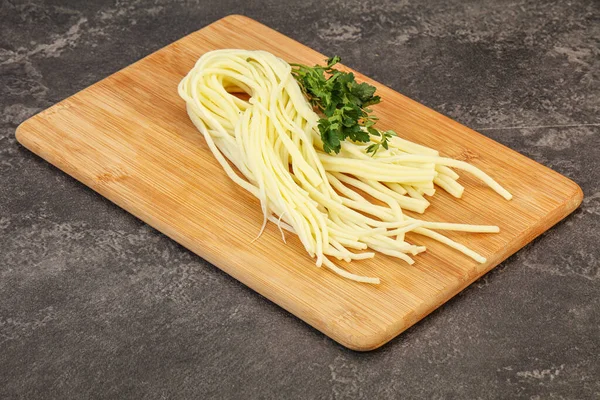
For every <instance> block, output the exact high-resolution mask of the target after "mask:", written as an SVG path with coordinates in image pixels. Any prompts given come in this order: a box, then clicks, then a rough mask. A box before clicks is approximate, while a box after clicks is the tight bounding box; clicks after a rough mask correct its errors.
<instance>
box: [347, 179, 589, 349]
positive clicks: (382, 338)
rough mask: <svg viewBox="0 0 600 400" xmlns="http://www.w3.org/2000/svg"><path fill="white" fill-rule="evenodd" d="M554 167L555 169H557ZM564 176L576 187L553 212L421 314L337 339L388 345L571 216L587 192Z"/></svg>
mask: <svg viewBox="0 0 600 400" xmlns="http://www.w3.org/2000/svg"><path fill="white" fill-rule="evenodd" d="M552 171H553V172H556V171H554V170H552ZM561 177H563V178H564V179H565V180H568V181H569V183H571V186H572V187H573V193H572V194H571V195H570V196H569V197H568V198H566V200H565V201H564V202H563V203H562V204H560V205H559V206H557V207H556V208H555V209H554V211H553V212H551V213H549V214H548V215H547V218H545V219H541V220H540V221H539V222H538V223H537V224H535V225H532V226H531V227H529V228H528V229H526V230H524V231H523V232H522V233H521V234H520V235H519V236H517V238H516V239H515V240H514V241H513V243H514V245H512V246H509V247H507V248H506V249H505V251H503V252H501V253H497V254H498V255H497V256H496V257H494V258H491V259H489V260H488V263H487V264H488V265H487V266H485V267H484V268H482V270H481V271H480V272H478V273H476V274H474V275H473V276H472V277H470V278H468V279H466V280H464V281H462V282H460V281H459V284H458V285H455V286H451V287H448V290H446V291H444V292H441V294H443V295H440V296H437V297H436V298H435V299H434V300H435V301H431V302H424V303H423V305H422V306H421V307H418V308H415V310H414V311H415V312H414V314H418V315H420V316H421V317H420V318H417V319H415V320H414V321H406V320H404V319H402V322H403V324H400V326H399V327H398V329H397V330H393V331H391V334H388V333H387V332H382V333H380V334H378V335H373V337H369V338H367V339H368V340H366V341H364V342H361V343H359V344H356V343H351V344H350V345H348V344H344V343H342V341H339V340H337V339H336V341H337V342H338V343H342V344H343V345H344V346H345V347H348V348H349V349H351V350H355V351H371V350H375V349H377V348H379V347H381V346H383V345H385V344H386V343H388V342H389V341H391V340H393V339H394V338H396V337H398V336H399V335H400V334H401V333H402V332H404V331H406V330H407V329H409V328H410V327H412V326H413V325H415V324H417V323H418V322H420V321H422V320H423V319H424V318H425V317H427V316H428V315H429V314H431V313H432V312H433V311H435V310H436V309H438V308H439V307H441V306H442V305H443V304H445V303H447V302H448V301H450V300H451V299H452V298H454V297H455V296H456V295H457V294H459V293H460V292H462V291H463V290H464V289H466V288H467V287H469V286H470V285H471V284H472V283H473V282H475V281H477V280H478V279H480V278H481V277H483V276H484V275H485V274H487V273H488V272H490V271H491V270H493V269H494V268H496V267H497V266H498V265H500V264H501V263H502V262H504V261H505V260H507V259H508V258H509V257H510V256H512V255H513V254H515V253H516V252H518V251H519V250H521V249H522V248H523V247H525V246H527V245H528V244H529V243H531V242H532V241H533V240H534V239H535V238H537V237H538V236H540V235H541V234H542V233H544V232H546V231H547V230H548V229H550V228H551V227H553V226H554V225H556V224H557V223H559V222H560V221H562V220H563V219H565V218H566V217H568V216H569V215H570V214H571V213H573V212H574V211H575V210H577V208H578V207H579V206H580V205H581V202H582V201H583V197H584V194H583V191H582V189H581V187H580V186H579V185H578V184H577V183H575V182H574V181H572V180H571V179H569V178H567V177H565V176H564V175H561ZM523 242H525V245H521V243H523ZM438 297H440V298H441V299H442V300H441V301H437V298H438Z"/></svg>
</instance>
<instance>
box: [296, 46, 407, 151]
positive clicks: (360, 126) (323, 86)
mask: <svg viewBox="0 0 600 400" xmlns="http://www.w3.org/2000/svg"><path fill="white" fill-rule="evenodd" d="M338 62H340V57H338V56H335V57H332V58H330V59H328V60H327V66H321V65H315V66H314V67H308V66H306V65H302V64H291V65H292V67H293V68H292V75H293V76H294V78H296V80H297V81H298V83H299V84H300V87H301V88H302V91H303V92H304V94H305V95H306V97H307V98H308V101H309V102H310V104H311V105H312V106H313V107H315V108H317V109H318V111H319V112H321V113H322V114H323V115H324V117H323V118H321V119H319V125H318V127H319V132H320V133H321V139H322V140H323V150H324V151H325V152H326V153H331V152H335V153H336V154H337V153H339V152H340V149H341V142H343V141H344V140H346V139H350V140H351V141H354V142H369V141H370V140H371V136H374V137H376V138H378V139H376V141H375V143H372V144H371V145H369V146H368V147H367V149H366V151H367V153H371V154H372V155H375V153H377V150H379V148H380V147H383V148H384V149H386V150H387V149H388V141H389V139H390V138H391V137H392V136H395V135H396V133H395V132H394V131H391V130H388V131H385V132H384V131H380V130H379V129H377V128H375V127H374V125H375V123H376V122H377V120H378V118H377V117H376V116H374V115H369V114H370V113H371V112H372V110H371V109H369V108H368V107H369V106H370V105H373V104H377V103H379V102H381V97H379V96H375V86H372V85H369V84H368V83H366V82H362V83H358V82H356V79H355V78H354V74H353V73H352V72H343V71H340V70H337V69H335V68H333V66H334V65H335V64H337V63H338Z"/></svg>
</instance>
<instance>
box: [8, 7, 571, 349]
mask: <svg viewBox="0 0 600 400" xmlns="http://www.w3.org/2000/svg"><path fill="white" fill-rule="evenodd" d="M218 48H245V49H263V50H267V51H270V52H272V53H274V54H276V55H278V56H280V57H282V58H283V59H285V60H287V61H289V62H301V63H305V64H314V63H321V62H323V60H324V59H325V57H324V56H323V55H321V54H319V53H317V52H315V51H313V50H311V49H309V48H307V47H305V46H303V45H301V44H299V43H297V42H295V41H294V40H292V39H290V38H288V37H285V36H283V35H282V34H280V33H278V32H276V31H274V30H272V29H270V28H268V27H266V26H264V25H261V24H259V23H258V22H256V21H253V20H251V19H249V18H246V17H243V16H239V15H232V16H229V17H226V18H224V19H222V20H219V21H217V22H215V23H213V24H212V25H210V26H208V27H206V28H204V29H201V30H200V31H198V32H195V33H193V34H191V35H189V36H187V37H185V38H183V39H181V40H179V41H177V42H175V43H173V44H171V45H169V46H167V47H165V48H163V49H161V50H159V51H157V52H156V53H154V54H152V55H150V56H148V57H146V58H144V59H142V60H141V61H138V62H136V63H135V64H133V65H131V66H129V67H127V68H125V69H123V70H122V71H119V72H117V73H116V74H114V75H112V76H110V77H108V78H106V79H104V80H102V81H101V82H98V83H96V84H95V85H92V86H91V87H89V88H87V89H85V90H83V91H81V92H79V93H77V94H75V95H74V96H72V97H70V98H68V99H66V100H64V101H62V102H60V103H59V104H56V105H55V106H53V107H50V108H49V109H47V110H45V111H43V112H41V113H39V114H38V115H36V116H34V117H32V118H30V119H29V120H27V121H25V122H24V123H23V124H21V126H19V128H18V129H17V139H18V140H19V142H21V143H22V144H23V145H24V146H25V147H27V148H28V149H30V150H31V151H33V152H34V153H36V154H38V155H39V156H41V157H42V158H44V159H45V160H47V161H49V162H50V163H52V164H54V165H55V166H57V167H58V168H60V169H62V170H63V171H64V172H66V173H68V174H69V175H72V176H73V177H75V178H76V179H78V180H79V181H81V182H83V183H84V184H86V185H87V186H89V187H90V188H92V189H94V190H96V191H97V192H99V193H101V194H102V195H104V196H106V197H107V198H108V199H110V200H111V201H113V202H114V203H116V204H118V205H119V206H121V207H122V208H124V209H125V210H127V211H129V212H130V213H132V214H134V215H135V216H137V217H138V218H140V219H142V220H143V221H145V222H147V223H148V224H150V225H151V226H153V227H154V228H156V229H158V230H160V231H161V232H163V233H164V234H166V235H168V236H169V237H171V238H172V239H174V240H175V241H177V242H179V243H180V244H182V245H183V246H185V247H187V248H189V249H190V250H192V251H194V252H195V253H196V254H198V255H199V256H201V257H202V258H204V259H206V260H208V261H209V262H211V263H212V264H214V265H215V266H217V267H218V268H220V269H222V270H223V271H225V272H227V273H228V274H230V275H231V276H233V277H235V278H236V279H238V280H239V281H241V282H243V283H244V284H246V285H248V286H249V287H251V288H252V289H254V290H256V291H257V292H259V293H260V294H262V295H264V296H265V297H267V298H268V299H270V300H272V301H273V302H275V303H277V304H279V305H280V306H281V307H283V308H285V309H286V310H288V311H289V312H291V313H293V314H294V315H296V316H298V317H299V318H301V319H303V320H304V321H306V322H307V323H309V324H310V325H312V326H314V327H315V328H317V329H318V330H320V331H322V332H323V333H325V334H326V335H328V336H330V337H331V338H333V339H334V340H336V341H338V342H339V343H341V344H343V345H344V346H347V347H349V348H351V349H355V350H371V349H374V348H377V347H379V346H381V345H382V344H384V343H386V342H387V341H389V340H390V339H392V338H393V337H395V336H396V335H398V334H399V333H400V332H402V331H403V330H405V329H407V328H408V327H409V326H411V325H412V324H414V323H415V322H417V321H418V320H420V319H421V318H423V317H424V316H426V315H427V314H428V313H430V312H431V311H433V310H434V309H435V308H437V307H438V306H440V305H441V304H443V303H444V302H446V301H447V300H448V299H450V298H451V297H452V296H454V295H455V294H457V293H458V292H459V291H461V290H462V289H464V288H465V287H466V286H467V285H469V284H470V283H471V282H473V281H474V280H476V279H477V278H479V277H480V276H482V275H483V274H485V273H486V272H487V271H489V270H490V269H492V268H493V267H494V266H496V265H498V264H499V263H500V262H501V261H502V260H504V259H506V258H507V257H508V256H510V255H511V254H513V253H514V252H515V251H517V250H518V249H520V248H521V247H523V246H524V245H525V244H527V243H528V242H530V241H531V240H532V239H534V238H535V237H536V236H538V235H539V234H541V233H542V232H544V231H545V230H546V229H548V228H549V227H551V226H552V225H554V224H555V223H556V222H558V221H559V220H561V219H562V218H564V217H565V216H566V215H568V214H569V213H570V212H571V211H573V210H574V209H576V208H577V206H578V205H579V204H580V203H581V200H582V197H583V194H582V192H581V189H580V188H579V187H578V186H577V185H576V184H575V183H574V182H572V181H570V180H569V179H567V178H565V177H564V176H562V175H560V174H558V173H556V172H554V171H552V170H550V169H548V168H546V167H544V166H542V165H540V164H538V163H536V162H534V161H533V160H530V159H528V158H526V157H524V156H522V155H520V154H518V153H516V152H514V151H512V150H510V149H508V148H506V147H504V146H502V145H500V144H498V143H496V142H494V141H492V140H490V139H488V138H486V137H484V136H482V135H480V134H478V133H476V132H474V131H472V130H471V129H469V128H466V127H464V126H462V125H460V124H458V123H457V122H454V121H452V120H450V119H448V118H446V117H444V116H442V115H440V114H438V113H436V112H435V111H433V110H430V109H428V108H427V107H425V106H423V105H421V104H419V103H416V102H415V101H413V100H410V99H408V98H406V97H404V96H402V95H401V94H398V93H397V92H394V91H393V90H392V89H389V88H387V87H385V86H383V85H381V84H378V83H377V82H374V81H373V80H371V79H368V78H366V77H364V76H363V75H361V74H358V73H357V78H358V79H359V80H365V81H368V82H370V83H372V84H374V85H376V86H377V87H378V94H380V95H381V97H382V98H383V103H382V104H380V105H378V106H376V107H375V113H376V114H377V115H378V116H379V117H380V118H381V121H380V124H379V126H380V127H381V128H382V129H391V128H393V129H395V130H396V131H397V132H399V134H400V135H401V136H403V137H405V138H407V139H409V140H412V141H415V142H417V143H422V144H424V145H427V146H430V147H433V148H435V149H438V150H440V152H441V154H442V155H444V156H449V157H454V158H457V159H463V160H468V161H469V162H471V163H472V164H474V165H476V166H477V167H479V168H481V169H483V170H484V171H487V172H488V173H490V175H492V176H493V177H494V178H495V179H496V180H497V181H498V182H500V183H501V184H502V185H504V187H506V188H507V189H508V190H509V191H510V192H512V194H513V195H514V199H513V200H512V201H506V200H504V199H503V198H501V197H500V196H499V195H497V194H496V193H494V192H493V191H492V190H491V189H489V188H487V187H485V186H483V185H482V184H481V183H479V182H478V181H477V180H475V179H472V178H471V177H470V176H468V174H466V173H461V179H460V180H459V182H461V183H462V184H463V185H464V186H465V187H466V190H465V194H464V196H463V199H461V200H456V199H454V198H451V197H450V196H449V195H447V194H445V193H442V191H438V193H436V195H435V197H434V198H433V199H432V205H431V207H430V208H429V209H428V210H427V212H426V214H425V216H424V217H423V218H424V219H427V220H436V221H447V222H465V223H476V224H494V225H499V226H500V228H501V232H500V233H499V234H470V233H450V234H449V236H450V237H451V238H453V239H456V240H458V241H460V242H462V243H464V244H467V245H468V246H469V247H471V248H472V249H474V250H475V251H477V252H479V253H480V254H482V255H484V256H485V257H487V260H488V261H487V263H485V264H477V263H476V262H475V261H473V260H472V259H470V258H468V257H467V256H464V255H463V254H461V253H459V252H457V251H454V250H452V249H450V248H448V247H446V246H443V245H440V244H439V243H437V242H434V241H432V240H430V239H427V238H421V237H418V236H414V237H413V236H411V235H408V236H407V237H408V240H411V241H413V242H414V243H419V244H425V245H426V246H427V247H428V251H427V252H425V253H423V254H420V255H418V256H416V258H415V259H416V263H415V264H414V265H412V266H409V265H407V264H405V263H404V262H402V261H400V260H397V259H394V258H391V257H387V256H384V255H380V254H378V255H377V256H376V257H375V258H374V259H373V260H366V261H355V262H353V263H350V264H347V263H344V262H341V263H340V265H341V266H342V267H344V268H347V269H348V270H350V271H352V272H355V273H359V274H363V275H369V276H378V277H380V278H381V280H382V283H381V285H379V286H373V285H368V284H360V283H355V282H351V281H348V280H345V279H343V278H340V277H338V276H337V275H335V274H333V273H331V272H330V271H328V270H326V269H325V268H322V269H319V268H316V267H315V266H314V260H313V259H311V258H310V257H309V256H308V255H307V253H306V251H305V250H304V248H303V247H302V246H301V244H300V242H299V240H298V239H297V238H296V237H293V236H290V235H288V237H287V244H284V243H283V242H282V240H281V235H280V233H279V231H278V230H277V227H276V226H274V225H273V224H269V225H268V228H267V229H266V231H265V233H264V234H263V235H262V236H261V237H260V238H259V239H258V240H256V241H255V242H254V243H251V242H252V240H253V239H254V238H255V237H256V235H257V233H258V232H259V229H260V226H261V223H262V214H261V211H260V207H259V204H258V201H257V200H256V199H254V198H252V196H251V195H249V194H248V193H247V192H246V191H244V190H243V189H241V188H240V187H238V186H236V185H235V184H234V183H232V182H231V181H230V180H229V179H228V178H227V176H226V175H225V173H224V172H223V171H222V169H221V167H220V166H219V165H218V163H217V162H216V161H215V160H214V158H213V156H212V154H211V153H210V151H209V150H208V148H207V146H206V144H205V142H204V139H203V137H202V136H201V134H200V133H199V132H197V131H196V129H195V127H194V126H193V125H192V123H191V122H190V121H189V119H188V116H187V114H186V112H185V106H184V102H183V101H182V100H181V99H180V98H179V97H178V95H177V84H178V83H179V81H180V80H181V78H182V77H183V76H184V75H185V74H186V73H187V72H188V71H189V70H190V69H191V68H192V66H193V64H194V63H195V61H196V60H197V59H198V58H199V57H200V56H201V55H202V54H203V53H205V52H207V51H209V50H213V49H218ZM459 172H460V171H459ZM198 311H199V312H201V310H198Z"/></svg>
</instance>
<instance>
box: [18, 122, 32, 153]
mask: <svg viewBox="0 0 600 400" xmlns="http://www.w3.org/2000/svg"><path fill="white" fill-rule="evenodd" d="M30 121H31V118H29V119H27V120H25V121H23V122H21V123H20V124H19V126H17V129H16V130H15V138H16V139H17V142H19V143H20V144H21V145H23V146H25V145H26V143H27V132H28V131H29V130H28V127H29V124H30Z"/></svg>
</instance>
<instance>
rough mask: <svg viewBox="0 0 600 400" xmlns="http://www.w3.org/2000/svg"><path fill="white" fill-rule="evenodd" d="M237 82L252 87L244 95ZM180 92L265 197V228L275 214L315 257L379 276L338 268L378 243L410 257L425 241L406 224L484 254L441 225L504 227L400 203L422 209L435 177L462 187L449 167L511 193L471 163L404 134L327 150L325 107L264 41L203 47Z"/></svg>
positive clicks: (213, 144) (218, 151)
mask: <svg viewBox="0 0 600 400" xmlns="http://www.w3.org/2000/svg"><path fill="white" fill-rule="evenodd" d="M236 92H245V93H247V95H249V96H250V97H249V99H248V100H243V99H242V98H241V96H236V95H235V93H236ZM179 95H180V96H181V97H182V98H183V99H184V100H185V102H186V105H187V111H188V114H189V116H190V118H191V120H192V122H193V123H194V124H195V125H196V127H197V128H198V130H199V131H200V132H201V133H202V134H203V135H204V137H205V139H206V142H207V144H208V146H209V148H210V150H211V151H212V152H213V154H214V156H215V158H216V159H217V160H218V162H219V163H220V164H221V166H222V167H223V169H224V170H225V172H226V173H227V175H228V176H229V177H230V178H231V179H232V180H233V181H234V182H235V183H237V184H238V185H240V186H241V187H243V188H244V189H246V190H247V191H248V192H250V193H251V194H252V195H254V196H255V197H256V198H258V199H259V200H260V204H261V207H262V212H263V214H264V222H263V225H262V229H261V230H260V233H262V231H263V230H264V227H265V225H266V223H267V221H268V220H269V221H272V222H274V223H275V224H277V225H278V227H279V229H280V230H281V233H282V236H283V240H284V241H285V235H284V233H283V230H282V229H285V230H287V231H290V232H293V233H295V234H297V235H298V237H299V238H300V241H301V242H302V244H303V245H304V247H305V249H306V251H307V252H308V253H309V254H310V256H311V257H316V265H317V266H319V267H320V266H321V265H324V266H326V267H327V268H329V269H331V270H333V271H334V272H336V273H338V274H339V275H341V276H343V277H346V278H349V279H352V280H355V281H359V282H368V283H379V278H373V277H365V276H359V275H356V274H352V273H350V272H348V271H346V270H344V269H342V268H339V267H338V266H337V265H335V264H334V263H333V262H332V261H331V259H330V258H331V257H334V258H337V259H339V260H345V261H351V260H360V259H366V258H371V257H373V256H374V253H373V252H372V251H365V250H367V249H371V250H374V251H377V252H380V253H383V254H387V255H389V256H393V257H397V258H400V259H402V260H404V261H406V262H407V263H409V264H412V263H413V262H414V261H413V259H412V258H411V257H410V256H411V255H416V254H418V253H420V252H422V251H424V250H425V247H424V246H416V245H414V244H410V243H408V242H406V241H405V240H404V235H405V233H406V232H409V231H411V232H414V233H417V234H420V235H424V236H428V237H430V238H433V239H435V240H438V241H440V242H442V243H444V244H446V245H448V246H450V247H452V248H454V249H456V250H458V251H461V252H463V253H464V254H466V255H468V256H470V257H472V258H473V259H475V260H476V261H478V262H484V261H485V258H484V257H482V256H481V255H479V254H477V253H476V252H474V251H472V250H470V249H468V248H467V247H465V246H463V245H461V244H459V243H457V242H455V241H453V240H451V239H449V238H448V237H446V236H443V235H441V234H440V233H437V232H436V230H459V231H468V232H498V231H499V228H498V227H497V226H485V225H464V224H452V223H435V222H427V221H421V220H418V219H415V218H411V217H409V216H407V215H404V214H403V212H402V209H406V210H411V211H414V212H417V213H423V212H424V211H425V209H426V208H427V206H428V205H429V202H428V201H427V200H426V199H425V197H424V195H427V196H432V195H433V194H434V193H435V190H436V189H435V186H434V184H435V185H437V186H439V187H441V188H442V189H444V190H446V191H447V192H449V193H450V194H452V195H454V196H456V197H460V196H461V195H462V192H463V190H464V188H463V187H462V186H461V185H460V184H459V183H457V182H456V179H457V178H458V174H456V172H454V171H453V170H452V169H450V167H454V168H458V169H464V170H466V171H468V172H470V173H472V174H473V175H475V176H476V177H478V178H480V179H481V180H483V181H484V182H485V183H486V184H488V185H489V186H490V187H491V188H492V189H494V190H495V191H496V192H498V193H499V194H500V195H502V196H503V197H505V198H506V199H510V198H511V195H510V193H508V192H507V191H506V190H505V189H503V188H502V187H501V186H500V185H499V184H498V183H496V182H495V181H494V180H493V179H492V178H490V177H489V176H488V175H486V174H485V173H484V172H482V171H480V170H479V169H477V168H475V167H473V166H472V165H470V164H467V163H465V162H462V161H457V160H453V159H449V158H444V157H440V156H439V154H438V152H437V151H435V150H432V149H430V148H427V147H424V146H421V145H418V144H415V143H412V142H409V141H407V140H403V139H401V138H399V137H394V138H393V139H392V140H391V142H390V144H389V149H387V150H384V149H380V150H379V151H378V152H377V154H376V155H375V156H371V155H368V154H366V152H365V149H366V147H367V146H368V144H369V143H352V142H348V141H346V142H344V143H342V149H341V151H340V153H339V154H337V155H331V154H327V153H324V152H323V150H322V149H323V144H322V142H321V139H320V136H319V131H318V128H317V124H318V120H319V116H318V115H317V114H316V113H315V112H314V110H313V109H312V107H311V105H310V104H309V103H308V102H307V100H306V98H305V97H304V95H303V93H302V91H301V89H300V87H299V85H298V84H297V82H296V81H295V79H294V78H293V76H292V74H291V67H290V65H289V64H288V63H287V62H285V61H283V60H282V59H280V58H278V57H275V56H274V55H272V54H270V53H268V52H265V51H249V50H215V51H212V52H209V53H206V54H204V55H203V56H202V57H201V58H200V59H199V60H198V62H197V63H196V65H195V66H194V68H193V69H192V70H191V71H190V72H189V73H188V75H187V76H186V77H185V78H184V79H183V80H182V81H181V83H180V84H179ZM230 163H231V164H230ZM232 165H233V166H235V168H237V171H236V170H235V169H234V168H233V167H232ZM238 172H239V173H238ZM240 174H241V175H240ZM365 194H366V195H369V196H370V197H371V198H372V199H373V200H369V199H367V198H366V197H365ZM260 233H259V235H260ZM351 250H354V251H351Z"/></svg>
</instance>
